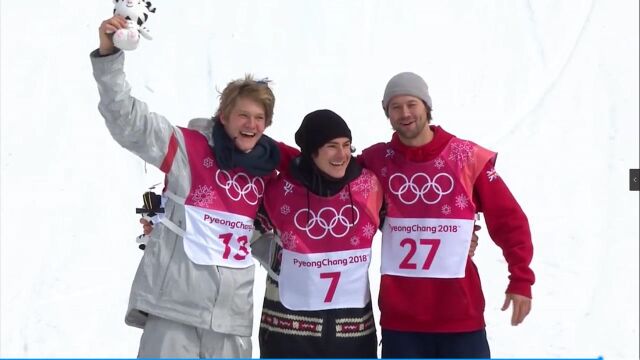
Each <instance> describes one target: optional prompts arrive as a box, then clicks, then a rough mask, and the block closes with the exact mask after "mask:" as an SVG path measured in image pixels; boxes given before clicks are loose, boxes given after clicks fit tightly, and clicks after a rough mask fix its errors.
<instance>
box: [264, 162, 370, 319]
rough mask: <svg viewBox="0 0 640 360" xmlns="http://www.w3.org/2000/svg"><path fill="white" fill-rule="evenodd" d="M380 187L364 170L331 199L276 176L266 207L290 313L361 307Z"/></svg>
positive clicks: (366, 297)
mask: <svg viewBox="0 0 640 360" xmlns="http://www.w3.org/2000/svg"><path fill="white" fill-rule="evenodd" d="M381 203H382V192H381V188H380V183H379V182H378V180H377V179H376V177H375V176H374V175H373V173H372V172H370V171H368V170H363V172H362V174H361V175H360V176H359V177H358V178H356V179H355V180H353V181H352V182H351V183H349V184H348V185H347V186H345V187H344V188H343V190H342V191H341V192H340V193H338V194H336V195H334V196H331V197H320V196H317V195H315V194H313V193H311V192H309V191H308V190H307V189H306V188H305V187H303V186H301V185H299V184H298V183H297V182H293V181H290V180H288V179H287V178H285V177H279V178H278V180H276V181H274V182H272V183H270V184H269V185H268V186H267V191H266V193H265V202H264V205H265V208H266V210H267V213H268V214H269V218H270V219H271V222H272V223H273V225H274V227H275V228H276V229H277V231H278V233H279V235H280V238H281V241H282V248H283V250H282V262H281V264H280V275H279V291H280V300H281V302H282V304H283V305H285V306H286V307H287V308H289V309H293V310H324V309H333V308H354V307H364V306H365V305H366V304H367V303H368V302H369V300H370V292H369V279H368V268H369V263H370V261H371V242H372V240H373V236H374V235H375V233H376V230H377V228H378V226H379V223H380V219H379V210H380V206H381Z"/></svg>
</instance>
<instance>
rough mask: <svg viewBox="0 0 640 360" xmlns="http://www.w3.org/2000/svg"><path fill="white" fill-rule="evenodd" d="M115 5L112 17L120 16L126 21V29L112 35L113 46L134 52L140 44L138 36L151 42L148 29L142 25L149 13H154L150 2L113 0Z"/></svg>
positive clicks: (154, 9) (154, 10)
mask: <svg viewBox="0 0 640 360" xmlns="http://www.w3.org/2000/svg"><path fill="white" fill-rule="evenodd" d="M113 3H114V4H115V6H114V8H113V15H120V16H122V17H124V18H125V19H127V28H126V29H120V30H118V31H116V32H115V34H113V44H114V45H115V46H116V47H117V48H119V49H122V50H134V49H135V48H137V47H138V42H140V35H142V36H143V37H144V38H145V39H147V40H151V39H152V37H151V34H149V29H147V28H146V27H145V26H144V23H145V22H146V21H147V19H148V18H149V13H155V12H156V8H155V7H154V6H153V5H151V1H143V0H113Z"/></svg>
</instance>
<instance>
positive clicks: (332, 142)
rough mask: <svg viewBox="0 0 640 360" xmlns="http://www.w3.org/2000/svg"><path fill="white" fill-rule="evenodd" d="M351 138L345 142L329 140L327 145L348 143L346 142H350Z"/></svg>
mask: <svg viewBox="0 0 640 360" xmlns="http://www.w3.org/2000/svg"><path fill="white" fill-rule="evenodd" d="M350 143H351V140H347V141H345V142H343V143H341V142H339V141H327V143H326V145H346V144H350Z"/></svg>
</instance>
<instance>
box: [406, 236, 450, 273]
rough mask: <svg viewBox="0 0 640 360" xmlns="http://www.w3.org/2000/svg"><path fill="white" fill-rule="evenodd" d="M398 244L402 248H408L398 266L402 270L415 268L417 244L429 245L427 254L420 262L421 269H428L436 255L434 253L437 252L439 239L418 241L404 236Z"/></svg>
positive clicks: (416, 266) (416, 265)
mask: <svg viewBox="0 0 640 360" xmlns="http://www.w3.org/2000/svg"><path fill="white" fill-rule="evenodd" d="M400 246H401V247H402V248H408V249H409V250H408V251H407V254H406V255H405V257H404V259H402V261H401V262H400V266H399V267H400V269H403V270H415V269H417V268H418V264H417V263H416V262H414V257H415V255H416V252H417V251H418V246H429V251H428V252H427V256H426V258H425V259H424V262H423V263H422V270H429V268H430V267H431V264H432V263H433V259H434V258H435V257H436V253H437V252H438V247H440V239H420V240H419V241H416V240H415V239H411V238H406V239H403V240H402V241H400Z"/></svg>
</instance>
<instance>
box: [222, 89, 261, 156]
mask: <svg viewBox="0 0 640 360" xmlns="http://www.w3.org/2000/svg"><path fill="white" fill-rule="evenodd" d="M220 122H221V123H222V125H224V130H225V131H226V133H227V135H229V137H230V138H231V139H233V142H234V144H235V145H236V148H238V150H240V151H243V152H249V151H251V149H253V147H254V146H256V144H257V143H258V140H260V137H261V136H262V134H263V133H264V129H265V127H266V115H265V110H264V107H263V106H262V105H261V104H260V103H259V102H257V101H254V100H251V99H249V98H246V97H239V98H237V99H236V103H235V105H234V106H233V108H231V111H230V112H229V116H228V117H226V116H224V115H223V114H220Z"/></svg>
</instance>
